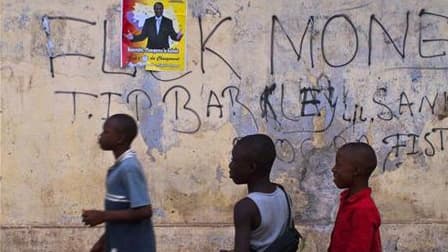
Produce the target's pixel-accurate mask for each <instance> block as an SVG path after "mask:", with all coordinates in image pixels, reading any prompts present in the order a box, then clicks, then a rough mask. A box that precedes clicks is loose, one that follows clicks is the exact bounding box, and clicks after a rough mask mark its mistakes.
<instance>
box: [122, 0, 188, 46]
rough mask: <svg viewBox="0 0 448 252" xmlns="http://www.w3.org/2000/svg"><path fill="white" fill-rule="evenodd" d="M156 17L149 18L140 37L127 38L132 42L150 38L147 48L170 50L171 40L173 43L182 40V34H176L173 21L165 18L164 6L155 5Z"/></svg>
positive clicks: (131, 35)
mask: <svg viewBox="0 0 448 252" xmlns="http://www.w3.org/2000/svg"><path fill="white" fill-rule="evenodd" d="M153 7H154V14H155V15H154V16H152V17H150V18H147V19H146V20H145V24H144V25H143V28H142V31H141V33H140V34H138V35H133V34H131V33H129V34H128V35H127V36H126V37H127V38H128V39H129V40H130V41H132V42H137V41H142V40H144V39H146V38H148V42H147V44H146V48H148V49H168V48H170V44H169V38H171V40H173V41H180V40H181V39H182V36H183V34H182V32H180V31H179V32H176V31H175V30H174V27H173V21H172V20H171V19H169V18H167V17H165V16H163V4H162V3H161V2H156V3H155V4H154V6H153Z"/></svg>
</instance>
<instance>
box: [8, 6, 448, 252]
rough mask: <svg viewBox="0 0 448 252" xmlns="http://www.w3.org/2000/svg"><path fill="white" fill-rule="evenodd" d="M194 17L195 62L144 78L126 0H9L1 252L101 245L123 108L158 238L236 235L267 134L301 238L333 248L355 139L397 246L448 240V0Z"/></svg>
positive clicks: (162, 246)
mask: <svg viewBox="0 0 448 252" xmlns="http://www.w3.org/2000/svg"><path fill="white" fill-rule="evenodd" d="M42 20H45V22H47V21H48V23H47V24H44V25H43V24H42ZM187 20H188V27H187V30H186V37H185V39H186V40H187V49H188V56H187V63H186V66H187V71H186V72H185V73H150V72H146V71H144V70H142V69H137V72H136V73H135V74H133V69H120V68H119V55H120V51H119V49H120V48H119V40H120V37H121V34H120V3H119V1H110V0H105V1H82V0H81V1H73V0H59V1H43V0H33V1H26V0H14V1H13V0H2V1H1V39H0V49H1V65H0V71H1V114H0V118H1V159H0V161H1V166H0V176H1V177H0V186H1V191H0V193H1V194H0V200H1V212H0V221H1V233H0V234H1V236H0V237H1V238H0V239H1V240H0V243H1V245H0V248H1V251H87V250H88V248H89V247H90V246H91V244H93V242H94V241H95V240H96V239H97V237H98V236H99V235H100V234H101V233H102V228H101V227H100V228H91V229H89V228H84V227H83V226H82V225H81V220H80V213H81V210H82V209H87V208H101V207H102V201H103V195H104V177H105V173H106V170H107V168H108V166H109V165H110V164H111V163H112V162H113V157H112V154H111V153H107V152H102V151H100V150H99V148H98V146H97V143H96V139H97V136H98V134H99V133H100V132H101V126H102V123H103V122H104V118H105V117H107V115H109V114H113V113H118V112H125V113H130V114H132V115H133V116H134V117H136V118H138V120H139V126H140V135H139V137H138V139H137V140H136V142H135V144H134V147H135V149H136V151H137V152H138V154H139V156H140V158H141V160H142V162H143V164H144V166H145V171H146V172H147V174H148V180H149V183H150V193H151V196H152V198H153V207H154V209H155V216H154V222H155V223H156V232H157V242H158V244H157V245H158V248H159V251H216V250H217V249H218V248H230V247H232V244H233V240H232V239H233V238H232V237H233V228H232V217H231V216H232V207H233V203H234V202H235V201H236V200H238V199H239V198H241V197H242V196H243V195H244V194H245V188H244V187H242V186H241V187H238V186H235V185H233V184H232V182H231V180H230V179H229V178H228V168H227V165H228V162H229V158H230V150H231V141H232V139H233V138H234V137H236V136H242V135H245V134H249V133H255V132H264V133H267V134H269V135H270V136H272V138H273V139H275V141H276V146H277V152H278V160H277V161H276V162H275V168H274V170H273V172H272V179H273V180H274V181H276V182H279V183H282V184H284V185H285V186H286V188H287V189H288V190H289V192H290V193H291V194H292V196H293V199H294V209H295V212H294V215H295V220H296V223H297V225H298V227H299V228H300V230H301V231H302V233H303V234H304V235H305V238H306V242H305V246H304V248H303V251H324V250H325V248H326V247H327V244H328V241H329V235H330V232H331V229H332V225H333V221H334V218H335V212H336V209H337V199H338V193H339V190H337V189H336V188H335V186H334V185H333V183H332V175H331V172H330V167H332V165H333V162H334V161H333V160H334V154H335V150H336V149H337V147H338V146H340V145H341V144H343V143H344V142H348V141H365V142H369V143H370V144H371V145H372V146H373V147H374V148H375V150H376V151H377V153H378V157H379V165H378V168H377V169H376V171H375V173H374V176H373V179H372V181H371V185H372V187H373V191H374V193H373V196H374V198H375V200H376V202H377V205H378V207H379V209H380V211H381V215H382V221H383V225H382V230H381V231H382V238H383V246H384V250H385V251H448V238H447V237H448V210H447V209H448V197H446V192H447V190H448V169H447V165H446V164H447V162H448V152H447V148H448V119H447V116H448V56H447V55H446V52H448V42H447V39H448V2H447V1H446V0H427V1H418V0H407V1H405V0H388V1H383V0H375V1H363V0H352V1H349V0H334V1H312V0H309V1H294V0H277V1H265V0H257V1H254V0H252V1H250V0H238V1H236V0H190V1H189V2H188V18H187ZM221 21H222V23H220V22H221ZM215 27H217V29H216V31H215V32H214V33H213V34H211V31H212V30H213V29H214V28H215ZM382 27H383V28H384V29H385V30H386V32H385V31H383V28H382ZM47 28H49V30H45V29H47ZM200 28H202V34H201V29H200ZM46 32H47V33H48V34H46ZM201 35H202V37H203V38H204V41H205V38H207V37H208V36H209V35H210V39H209V40H207V42H206V44H203V45H202V46H201ZM201 48H204V50H203V51H201ZM50 53H54V54H53V55H57V54H64V53H65V54H68V53H75V54H79V56H69V55H66V56H61V57H57V58H54V59H53V60H50V58H49V55H50ZM218 55H219V56H218ZM299 56H300V57H299ZM224 61H226V62H227V64H226V63H225V62H224ZM51 62H52V64H50V63H51ZM117 72H120V74H117ZM178 76H182V77H180V78H177V77H178ZM172 79H175V80H172ZM274 84H275V85H274ZM176 105H177V106H176ZM179 131H182V132H179Z"/></svg>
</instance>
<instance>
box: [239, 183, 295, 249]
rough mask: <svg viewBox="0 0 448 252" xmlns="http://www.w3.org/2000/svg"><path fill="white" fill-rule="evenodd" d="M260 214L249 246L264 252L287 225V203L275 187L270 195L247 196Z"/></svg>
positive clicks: (254, 193)
mask: <svg viewBox="0 0 448 252" xmlns="http://www.w3.org/2000/svg"><path fill="white" fill-rule="evenodd" d="M247 197H248V198H249V199H251V200H252V201H253V202H254V203H255V205H257V207H258V211H259V212H260V217H261V222H260V226H259V227H258V228H257V229H255V230H253V231H252V232H251V234H250V246H251V248H252V249H255V250H256V251H260V252H262V251H264V250H265V249H266V248H267V247H268V246H269V245H270V244H271V243H272V242H274V241H275V239H277V237H278V236H279V235H280V234H281V233H282V232H283V231H284V230H285V229H286V227H287V225H288V223H287V222H288V214H289V212H288V203H287V202H286V200H287V199H286V196H285V193H284V192H283V191H282V189H280V188H279V187H277V189H276V190H275V191H274V192H272V193H260V192H253V193H249V194H248V195H247Z"/></svg>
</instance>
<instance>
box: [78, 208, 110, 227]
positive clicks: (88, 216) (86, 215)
mask: <svg viewBox="0 0 448 252" xmlns="http://www.w3.org/2000/svg"><path fill="white" fill-rule="evenodd" d="M104 215H105V214H104V211H99V210H82V215H81V216H82V222H84V224H85V225H89V226H90V227H94V226H96V225H98V224H101V223H103V222H104V221H105V220H104Z"/></svg>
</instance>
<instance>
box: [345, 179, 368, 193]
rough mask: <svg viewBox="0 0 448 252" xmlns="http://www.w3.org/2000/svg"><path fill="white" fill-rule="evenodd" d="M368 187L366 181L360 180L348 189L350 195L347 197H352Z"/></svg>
mask: <svg viewBox="0 0 448 252" xmlns="http://www.w3.org/2000/svg"><path fill="white" fill-rule="evenodd" d="M368 187H369V181H368V180H361V181H357V182H355V183H354V184H353V185H352V186H351V187H350V188H349V190H350V193H349V195H350V196H352V195H354V194H356V193H358V192H360V191H362V190H364V189H366V188H368Z"/></svg>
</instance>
